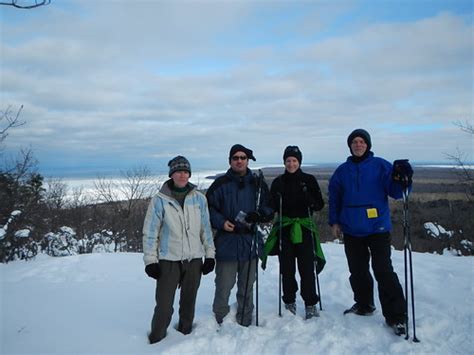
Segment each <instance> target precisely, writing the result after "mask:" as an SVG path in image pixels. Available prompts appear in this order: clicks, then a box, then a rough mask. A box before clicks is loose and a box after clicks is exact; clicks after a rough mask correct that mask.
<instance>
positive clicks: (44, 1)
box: [0, 0, 51, 10]
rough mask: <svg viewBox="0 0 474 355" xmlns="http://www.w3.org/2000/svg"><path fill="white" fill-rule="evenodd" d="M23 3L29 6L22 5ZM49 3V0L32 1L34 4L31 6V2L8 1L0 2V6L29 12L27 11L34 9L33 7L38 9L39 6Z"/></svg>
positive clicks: (23, 0)
mask: <svg viewBox="0 0 474 355" xmlns="http://www.w3.org/2000/svg"><path fill="white" fill-rule="evenodd" d="M23 3H29V4H30V5H27V4H25V5H23ZM50 3H51V0H40V1H39V0H34V4H32V1H26V0H22V1H19V0H10V1H0V5H6V6H13V7H16V8H17V9H23V10H29V9H34V8H35V7H40V6H46V5H49V4H50Z"/></svg>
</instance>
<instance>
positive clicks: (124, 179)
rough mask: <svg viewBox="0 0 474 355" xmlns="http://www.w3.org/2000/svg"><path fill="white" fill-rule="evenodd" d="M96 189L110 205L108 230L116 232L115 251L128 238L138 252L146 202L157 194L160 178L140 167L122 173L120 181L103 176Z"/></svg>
mask: <svg viewBox="0 0 474 355" xmlns="http://www.w3.org/2000/svg"><path fill="white" fill-rule="evenodd" d="M94 186H95V189H96V197H97V200H98V201H99V202H103V203H105V204H106V205H107V208H106V210H107V211H108V212H107V217H106V218H107V223H108V225H107V226H106V228H110V229H111V231H112V235H111V238H113V239H114V242H115V251H118V250H117V248H118V247H119V244H121V243H122V240H123V239H124V238H125V237H126V240H127V243H128V246H127V248H129V249H133V250H135V249H136V248H137V247H139V242H138V241H139V238H140V236H141V227H140V225H142V224H143V219H144V217H145V212H146V201H145V200H146V199H148V198H149V197H151V196H152V195H154V194H155V193H156V191H157V190H158V186H159V179H157V178H156V177H154V176H153V175H152V174H151V172H150V170H149V169H148V168H147V167H137V168H133V169H130V170H127V171H122V172H121V177H120V178H119V179H110V178H105V177H103V176H100V177H98V179H97V180H96V181H94ZM125 234H126V235H125Z"/></svg>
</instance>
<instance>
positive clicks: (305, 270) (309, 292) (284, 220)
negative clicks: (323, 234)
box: [263, 146, 325, 319]
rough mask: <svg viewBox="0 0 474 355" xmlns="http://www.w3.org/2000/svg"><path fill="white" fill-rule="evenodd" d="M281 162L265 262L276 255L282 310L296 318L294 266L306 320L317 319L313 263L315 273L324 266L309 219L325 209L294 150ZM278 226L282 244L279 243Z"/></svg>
mask: <svg viewBox="0 0 474 355" xmlns="http://www.w3.org/2000/svg"><path fill="white" fill-rule="evenodd" d="M283 161H284V164H285V173H284V174H282V175H280V176H278V177H277V178H275V179H274V180H273V182H272V185H271V188H270V195H271V207H272V208H273V209H274V211H276V212H277V211H280V209H281V211H282V213H281V214H282V215H281V216H278V220H277V222H276V223H275V224H274V227H273V229H272V232H271V233H270V236H269V238H268V239H267V242H266V243H265V250H264V259H265V255H267V254H276V253H278V254H279V262H280V272H281V275H282V283H283V297H282V299H283V302H284V303H285V308H286V309H287V310H289V311H290V312H291V313H293V314H296V292H297V291H298V284H297V282H296V278H295V273H296V264H297V266H298V272H299V274H300V277H301V297H302V298H303V300H304V303H305V313H306V319H310V318H313V317H315V316H318V315H319V314H318V311H317V309H316V304H317V303H318V302H319V296H318V294H317V292H316V283H315V273H314V266H315V264H314V262H315V261H317V270H316V271H317V272H318V273H319V272H320V271H321V270H322V268H323V267H324V263H325V260H324V254H323V252H322V249H321V246H320V244H319V235H318V231H317V229H316V225H315V224H314V222H313V219H312V215H313V212H315V211H320V210H321V209H322V208H323V207H324V200H323V197H322V195H321V190H320V188H319V184H318V182H317V180H316V178H315V177H314V176H313V175H310V174H306V173H304V172H303V171H302V170H301V161H302V153H301V151H300V149H299V148H298V147H297V146H288V147H286V149H285V151H284V154H283ZM278 213H279V212H278ZM280 226H281V227H282V231H281V235H282V240H281V243H280V242H279V240H278V239H279V234H280V233H279V228H280ZM280 248H281V250H280ZM272 250H273V252H272ZM275 250H277V251H276V252H275ZM278 251H279V252H278ZM263 266H265V260H264V264H263Z"/></svg>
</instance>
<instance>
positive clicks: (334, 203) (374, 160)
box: [329, 152, 403, 237]
mask: <svg viewBox="0 0 474 355" xmlns="http://www.w3.org/2000/svg"><path fill="white" fill-rule="evenodd" d="M388 196H390V197H392V198H395V199H399V198H401V197H402V196H403V189H402V186H401V185H400V184H399V183H397V182H395V181H393V180H392V164H390V163H389V162H388V161H386V160H385V159H382V158H379V157H374V153H372V152H369V155H368V157H367V158H366V159H364V160H363V161H361V162H358V163H355V162H353V161H352V160H351V157H349V158H347V161H346V162H345V163H343V164H341V165H340V166H339V167H338V168H337V169H336V171H335V172H334V174H333V175H332V177H331V179H330V181H329V224H330V225H333V224H339V225H340V226H341V229H342V232H343V233H344V234H349V235H351V236H354V237H365V236H368V235H371V234H378V233H385V232H390V230H391V229H392V223H391V220H390V208H389V203H388Z"/></svg>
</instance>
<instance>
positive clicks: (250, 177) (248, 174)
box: [226, 168, 254, 183]
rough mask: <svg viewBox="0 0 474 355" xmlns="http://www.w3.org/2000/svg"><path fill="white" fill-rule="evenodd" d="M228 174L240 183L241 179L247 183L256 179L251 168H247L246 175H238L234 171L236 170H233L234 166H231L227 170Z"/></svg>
mask: <svg viewBox="0 0 474 355" xmlns="http://www.w3.org/2000/svg"><path fill="white" fill-rule="evenodd" d="M226 175H227V176H228V177H229V178H230V179H231V180H232V181H235V182H237V183H239V182H240V181H244V182H246V183H251V182H253V180H254V176H253V174H252V170H250V169H249V168H247V172H246V173H245V175H243V176H240V175H237V174H235V173H234V171H233V170H232V168H229V170H227V172H226Z"/></svg>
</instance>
